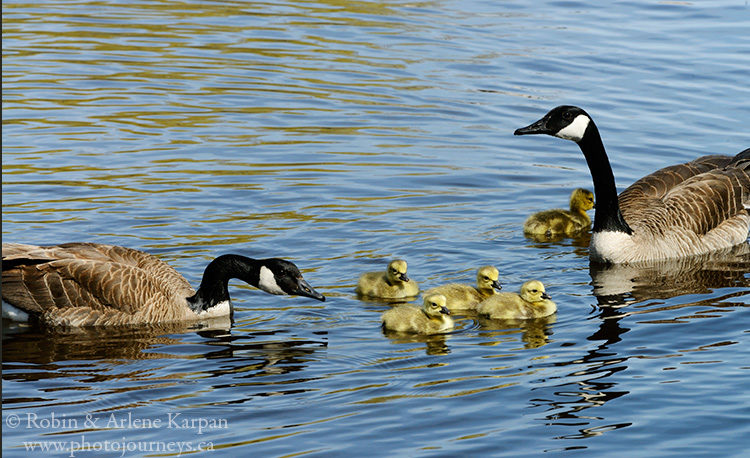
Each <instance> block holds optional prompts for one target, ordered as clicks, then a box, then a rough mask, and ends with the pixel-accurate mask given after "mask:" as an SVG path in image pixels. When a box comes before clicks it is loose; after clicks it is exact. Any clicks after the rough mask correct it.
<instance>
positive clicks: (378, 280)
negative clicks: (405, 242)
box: [354, 259, 419, 299]
mask: <svg viewBox="0 0 750 458" xmlns="http://www.w3.org/2000/svg"><path fill="white" fill-rule="evenodd" d="M354 291H355V292H356V293H357V294H359V295H360V296H367V297H374V298H382V299H402V298H407V297H415V296H417V295H419V284H417V282H415V281H414V280H411V279H409V277H407V276H406V261H404V260H403V259H396V260H393V261H391V262H390V263H389V264H388V268H387V269H386V270H385V272H383V271H380V272H366V273H364V274H362V275H361V276H360V277H359V281H358V282H357V287H356V288H355V290H354Z"/></svg>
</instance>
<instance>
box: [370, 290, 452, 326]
mask: <svg viewBox="0 0 750 458" xmlns="http://www.w3.org/2000/svg"><path fill="white" fill-rule="evenodd" d="M445 304H446V299H445V296H443V295H441V294H430V295H428V296H426V297H425V298H424V305H423V306H422V308H418V307H415V306H413V305H408V304H404V305H399V306H396V307H394V308H392V309H390V310H388V311H386V312H385V313H383V316H382V321H383V324H382V327H383V329H384V330H386V331H395V332H409V333H414V334H438V333H441V332H445V331H449V330H450V329H453V318H451V317H450V313H451V312H450V310H448V308H447V307H446V306H445Z"/></svg>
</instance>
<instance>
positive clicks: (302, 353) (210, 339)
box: [3, 320, 328, 401]
mask: <svg viewBox="0 0 750 458" xmlns="http://www.w3.org/2000/svg"><path fill="white" fill-rule="evenodd" d="M194 324H195V323H193V325H191V326H188V325H187V324H184V323H169V324H159V325H145V326H138V327H129V326H128V327H119V326H115V327H109V328H107V329H102V328H101V327H88V328H80V327H77V328H70V329H60V328H39V329H36V328H33V329H26V330H24V332H22V333H18V334H16V335H14V336H13V337H12V338H6V339H5V340H4V341H3V371H4V372H5V375H4V378H5V379H9V380H10V379H17V380H20V379H22V380H26V381H33V380H39V379H46V378H49V376H50V373H54V374H55V375H54V377H66V376H67V377H73V379H78V378H79V377H81V376H82V375H86V374H88V376H91V377H94V378H95V379H96V380H97V381H98V382H106V381H108V380H112V381H116V380H122V379H129V380H131V381H132V384H133V386H136V385H138V383H139V381H144V380H153V381H154V383H158V384H166V385H171V384H174V383H178V382H179V379H180V378H181V377H177V378H176V379H170V380H168V381H165V380H163V379H158V381H157V379H152V377H153V376H154V373H152V372H155V373H158V372H159V371H158V370H155V371H154V370H145V369H144V367H142V366H138V367H137V368H134V369H132V370H129V371H128V372H126V373H123V372H120V371H119V370H112V369H113V368H114V367H121V368H124V367H130V366H128V364H131V362H132V361H146V360H149V361H155V362H159V361H172V363H167V364H173V363H174V361H178V360H190V361H194V360H203V361H211V360H227V361H232V364H230V365H227V366H222V365H216V364H214V363H210V364H208V365H200V367H198V368H197V371H196V369H194V370H192V371H191V372H186V373H184V374H183V375H184V376H185V377H186V379H193V378H195V377H196V376H200V377H219V378H222V377H225V376H229V377H232V378H235V379H242V378H252V379H255V378H256V377H263V376H268V375H283V374H289V373H294V372H299V371H302V370H304V369H305V368H306V367H307V364H308V362H309V361H310V360H312V359H315V356H313V355H314V354H315V353H316V352H319V351H320V350H324V349H326V348H327V346H328V343H327V333H325V332H324V333H320V332H316V333H314V337H312V338H302V337H299V336H296V335H294V334H293V333H291V332H290V331H285V330H277V331H272V332H268V331H263V332H255V333H234V334H232V332H231V330H230V327H229V326H228V324H229V323H228V320H227V322H223V321H220V322H215V323H212V322H202V323H201V325H200V327H196V326H194ZM3 330H4V331H6V330H7V329H6V328H5V326H4V329H3ZM4 335H5V336H7V332H5V333H4ZM308 337H311V336H308ZM317 337H320V339H317ZM102 360H106V361H112V362H114V363H113V364H107V365H105V366H107V367H104V366H100V365H98V364H97V363H96V362H98V361H102ZM86 361H91V362H93V364H92V365H89V364H87V363H85V362H86ZM71 362H72V363H73V364H74V366H70V363H71ZM27 364H36V365H40V367H45V368H46V370H42V371H34V372H26V371H22V370H21V369H22V368H23V367H24V366H25V365H27ZM81 364H83V366H81ZM241 383H242V382H240V383H239V384H241ZM248 383H249V384H253V385H254V386H255V385H263V384H262V383H258V382H248ZM269 389H271V390H272V391H273V392H274V393H275V394H278V393H279V388H278V386H275V385H274V384H273V383H269ZM257 395H260V396H262V395H263V392H262V391H257V390H256V391H255V392H254V394H253V395H252V396H257ZM252 396H250V395H248V398H249V397H252ZM6 401H7V400H6Z"/></svg>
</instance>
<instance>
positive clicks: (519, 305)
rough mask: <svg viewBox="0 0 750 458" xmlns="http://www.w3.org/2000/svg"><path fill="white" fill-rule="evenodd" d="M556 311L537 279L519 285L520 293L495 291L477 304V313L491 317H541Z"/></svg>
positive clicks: (499, 318) (498, 318) (501, 318)
mask: <svg viewBox="0 0 750 458" xmlns="http://www.w3.org/2000/svg"><path fill="white" fill-rule="evenodd" d="M555 311H557V305H556V304H555V303H554V302H552V301H551V300H550V297H549V296H548V295H547V293H546V292H545V290H544V285H543V284H542V282H540V281H539V280H529V281H527V282H526V283H524V284H523V285H521V293H520V294H516V293H497V294H495V295H494V296H490V297H489V298H487V299H485V300H484V301H482V302H481V303H480V304H479V305H477V313H478V314H479V315H482V316H486V317H489V318H492V319H497V320H503V319H527V318H541V317H544V316H547V315H552V314H553V313H555Z"/></svg>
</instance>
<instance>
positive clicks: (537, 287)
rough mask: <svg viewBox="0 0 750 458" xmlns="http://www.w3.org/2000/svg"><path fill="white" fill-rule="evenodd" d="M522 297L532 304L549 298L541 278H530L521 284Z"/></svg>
mask: <svg viewBox="0 0 750 458" xmlns="http://www.w3.org/2000/svg"><path fill="white" fill-rule="evenodd" d="M521 299H523V300H525V301H526V302H530V303H532V304H534V303H538V302H542V301H544V300H549V299H550V297H549V295H548V294H547V292H546V291H545V290H544V285H543V284H542V282H540V281H539V280H529V281H527V282H526V283H524V284H523V285H522V286H521Z"/></svg>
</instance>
